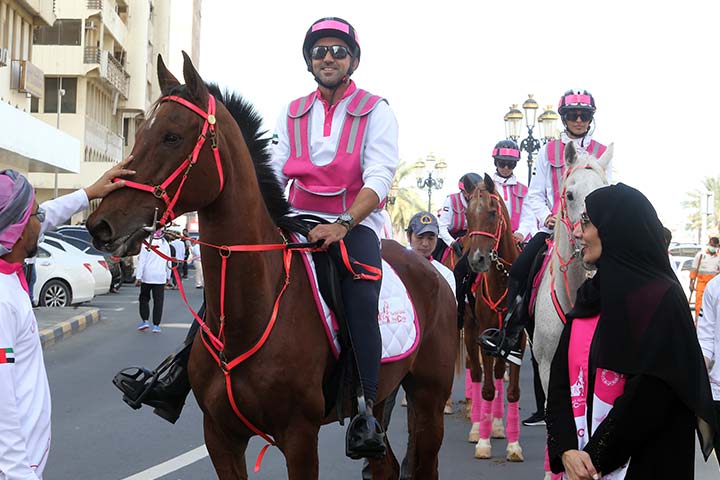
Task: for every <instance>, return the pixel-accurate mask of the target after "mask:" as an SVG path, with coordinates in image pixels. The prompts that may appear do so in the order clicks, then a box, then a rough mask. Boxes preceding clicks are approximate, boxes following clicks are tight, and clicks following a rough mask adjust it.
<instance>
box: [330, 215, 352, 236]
mask: <svg viewBox="0 0 720 480" xmlns="http://www.w3.org/2000/svg"><path fill="white" fill-rule="evenodd" d="M335 223H339V224H340V225H342V226H343V227H345V228H347V231H348V232H349V231H350V230H352V229H353V227H354V226H355V219H354V218H353V216H352V215H351V214H349V213H348V212H344V213H341V214H340V216H339V217H338V218H337V220H335Z"/></svg>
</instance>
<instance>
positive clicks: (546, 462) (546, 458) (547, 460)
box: [545, 444, 550, 472]
mask: <svg viewBox="0 0 720 480" xmlns="http://www.w3.org/2000/svg"><path fill="white" fill-rule="evenodd" d="M545 471H546V472H549V471H550V456H549V455H548V449H547V444H545Z"/></svg>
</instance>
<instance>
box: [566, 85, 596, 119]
mask: <svg viewBox="0 0 720 480" xmlns="http://www.w3.org/2000/svg"><path fill="white" fill-rule="evenodd" d="M568 110H586V111H589V112H591V113H593V114H594V113H595V98H594V97H593V96H592V94H591V93H590V92H588V91H587V90H568V91H567V92H565V93H563V96H562V97H560V101H559V102H558V113H559V114H560V116H561V117H562V116H564V115H565V113H566V112H567V111H568Z"/></svg>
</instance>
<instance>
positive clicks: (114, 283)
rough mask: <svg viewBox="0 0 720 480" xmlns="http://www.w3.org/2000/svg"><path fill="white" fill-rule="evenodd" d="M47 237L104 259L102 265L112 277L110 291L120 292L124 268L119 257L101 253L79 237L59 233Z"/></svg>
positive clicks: (49, 233)
mask: <svg viewBox="0 0 720 480" xmlns="http://www.w3.org/2000/svg"><path fill="white" fill-rule="evenodd" d="M45 236H47V237H51V238H57V239H59V240H63V241H65V242H67V243H69V244H70V245H72V246H73V247H75V248H77V249H79V250H81V251H83V252H84V253H87V254H88V255H94V256H97V257H103V258H104V259H105V263H104V264H103V263H101V265H102V266H105V267H106V268H107V269H108V270H109V271H110V275H111V277H112V279H111V282H110V291H111V292H113V293H114V292H117V291H118V290H120V287H121V286H122V284H123V272H122V268H121V267H120V259H119V258H118V257H115V256H113V255H110V254H109V253H107V252H101V251H100V250H98V249H97V248H95V247H94V246H93V245H92V244H91V243H88V242H86V241H85V240H82V239H80V238H78V237H73V236H71V235H63V234H61V233H59V232H46V233H45Z"/></svg>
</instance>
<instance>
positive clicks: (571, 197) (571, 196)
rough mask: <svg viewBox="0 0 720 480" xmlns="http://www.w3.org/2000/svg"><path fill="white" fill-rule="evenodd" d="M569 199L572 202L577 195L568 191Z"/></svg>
mask: <svg viewBox="0 0 720 480" xmlns="http://www.w3.org/2000/svg"><path fill="white" fill-rule="evenodd" d="M567 199H568V200H570V201H571V202H572V201H573V200H575V196H574V195H573V192H567Z"/></svg>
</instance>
